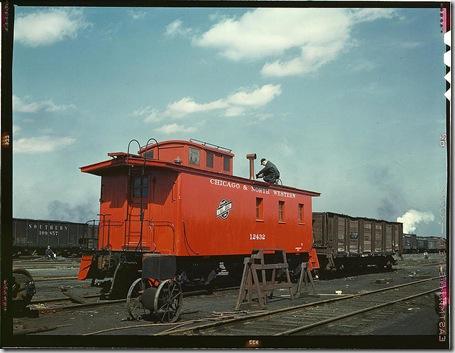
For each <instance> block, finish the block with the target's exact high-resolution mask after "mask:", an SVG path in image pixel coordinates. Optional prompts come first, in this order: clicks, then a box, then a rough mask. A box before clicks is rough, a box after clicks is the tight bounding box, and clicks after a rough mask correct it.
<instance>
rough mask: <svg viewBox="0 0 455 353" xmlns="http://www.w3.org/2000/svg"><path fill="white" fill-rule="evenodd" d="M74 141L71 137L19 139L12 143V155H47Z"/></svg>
mask: <svg viewBox="0 0 455 353" xmlns="http://www.w3.org/2000/svg"><path fill="white" fill-rule="evenodd" d="M75 141H76V139H74V138H72V137H53V136H39V137H29V138H20V139H18V140H15V141H13V150H14V153H26V154H36V153H47V152H53V151H55V150H57V149H58V148H61V147H64V146H68V145H71V144H73V143H74V142H75Z"/></svg>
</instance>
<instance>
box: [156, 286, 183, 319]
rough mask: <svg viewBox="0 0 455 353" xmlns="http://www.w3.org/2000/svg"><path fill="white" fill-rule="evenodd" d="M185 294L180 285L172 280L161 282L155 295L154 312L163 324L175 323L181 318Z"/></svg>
mask: <svg viewBox="0 0 455 353" xmlns="http://www.w3.org/2000/svg"><path fill="white" fill-rule="evenodd" d="M182 304H183V293H182V288H181V286H180V284H179V283H178V282H176V281H174V280H172V279H167V280H165V281H163V282H161V284H160V286H159V287H158V290H157V291H156V294H155V305H154V312H155V314H156V315H157V316H158V317H159V318H160V321H161V322H174V321H177V319H178V318H179V316H180V311H181V310H182Z"/></svg>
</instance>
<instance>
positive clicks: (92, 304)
mask: <svg viewBox="0 0 455 353" xmlns="http://www.w3.org/2000/svg"><path fill="white" fill-rule="evenodd" d="M233 289H239V287H238V286H237V287H226V288H219V289H216V290H214V292H223V291H228V290H233ZM207 293H208V291H207V290H205V289H201V290H194V291H189V292H183V296H184V297H190V296H195V295H200V294H207ZM97 297H100V295H99V294H91V295H86V296H82V297H81V298H83V299H90V298H97ZM66 301H71V298H69V297H65V298H49V299H41V300H40V299H37V300H33V301H31V302H30V304H33V305H37V304H43V303H56V302H66ZM122 301H126V298H124V299H117V300H106V301H103V302H91V303H81V304H74V305H66V306H57V307H53V308H38V309H37V310H38V311H47V310H55V311H60V310H69V309H77V308H83V307H86V306H97V305H109V304H116V303H120V302H122Z"/></svg>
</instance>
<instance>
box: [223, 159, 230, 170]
mask: <svg viewBox="0 0 455 353" xmlns="http://www.w3.org/2000/svg"><path fill="white" fill-rule="evenodd" d="M223 165H224V171H225V172H229V170H230V167H231V157H227V156H224V157H223Z"/></svg>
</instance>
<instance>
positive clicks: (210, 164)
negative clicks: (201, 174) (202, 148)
mask: <svg viewBox="0 0 455 353" xmlns="http://www.w3.org/2000/svg"><path fill="white" fill-rule="evenodd" d="M206 166H207V168H213V152H208V151H207V163H206Z"/></svg>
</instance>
